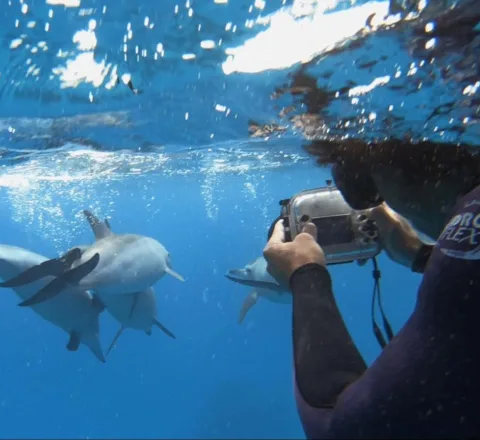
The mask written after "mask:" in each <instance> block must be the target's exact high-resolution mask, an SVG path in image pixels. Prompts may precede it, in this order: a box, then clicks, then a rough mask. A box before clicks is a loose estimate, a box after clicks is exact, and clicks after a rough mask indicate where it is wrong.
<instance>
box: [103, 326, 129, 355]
mask: <svg viewBox="0 0 480 440" xmlns="http://www.w3.org/2000/svg"><path fill="white" fill-rule="evenodd" d="M123 330H125V327H123V325H122V326H121V327H120V329H119V330H118V332H117V333H116V335H115V337H114V338H113V341H112V343H111V344H110V347H108V350H107V357H108V355H109V354H110V352H111V351H112V348H113V347H115V345H116V344H117V341H118V338H119V337H120V336H122V333H123Z"/></svg>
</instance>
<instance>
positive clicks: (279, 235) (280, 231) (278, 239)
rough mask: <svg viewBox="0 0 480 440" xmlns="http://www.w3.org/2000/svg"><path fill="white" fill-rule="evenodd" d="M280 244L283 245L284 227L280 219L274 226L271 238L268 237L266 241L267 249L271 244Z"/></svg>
mask: <svg viewBox="0 0 480 440" xmlns="http://www.w3.org/2000/svg"><path fill="white" fill-rule="evenodd" d="M280 243H285V227H284V225H283V220H282V219H280V220H279V221H278V222H277V223H276V224H275V228H274V229H273V233H272V236H271V237H270V240H268V243H267V247H268V246H269V245H272V244H280Z"/></svg>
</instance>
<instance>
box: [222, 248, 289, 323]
mask: <svg viewBox="0 0 480 440" xmlns="http://www.w3.org/2000/svg"><path fill="white" fill-rule="evenodd" d="M225 276H226V277H227V278H228V279H229V280H231V281H234V282H236V283H239V284H243V285H245V286H250V287H253V290H251V291H250V293H249V294H248V295H247V297H246V298H245V300H244V302H243V305H242V308H241V310H240V315H239V318H238V323H239V324H241V323H242V322H243V320H244V319H245V316H246V314H247V313H248V311H249V310H250V309H251V308H252V307H253V306H254V305H255V304H256V303H257V301H258V298H260V297H261V298H265V299H267V300H269V301H272V302H276V303H281V304H291V303H292V295H291V293H290V292H289V291H287V290H285V289H284V288H282V287H281V286H280V285H279V284H278V283H277V281H276V280H275V278H273V277H272V276H271V275H270V274H269V273H268V272H267V261H266V260H265V258H263V257H259V258H257V259H256V260H254V261H253V262H251V263H249V264H247V265H246V266H245V267H244V268H242V269H231V270H229V271H228V272H227V274H226V275H225Z"/></svg>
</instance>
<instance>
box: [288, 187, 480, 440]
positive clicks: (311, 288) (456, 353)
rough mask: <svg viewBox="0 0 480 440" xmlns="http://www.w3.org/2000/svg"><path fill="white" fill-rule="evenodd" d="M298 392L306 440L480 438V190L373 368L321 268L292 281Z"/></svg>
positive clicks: (461, 212)
mask: <svg viewBox="0 0 480 440" xmlns="http://www.w3.org/2000/svg"><path fill="white" fill-rule="evenodd" d="M290 284H291V290H292V293H293V345H294V366H295V394H296V399H297V407H298V411H299V414H300V417H301V420H302V423H303V427H304V430H305V433H306V435H307V437H308V438H333V439H357V438H365V439H366V438H423V439H426V438H451V439H452V438H480V187H477V188H475V189H474V190H473V191H471V192H470V193H469V194H467V195H466V196H465V197H464V198H463V199H462V200H461V201H460V202H459V204H458V205H457V207H456V209H455V210H454V215H453V216H452V217H451V220H450V221H449V223H448V224H447V226H446V227H445V229H444V231H443V233H442V234H441V236H440V237H439V239H438V242H437V244H436V246H435V247H434V248H433V251H432V252H431V256H430V258H429V260H428V263H427V265H426V267H425V271H424V276H423V280H422V283H421V285H420V288H419V291H418V298H417V303H416V306H415V309H414V312H413V314H412V315H411V316H410V318H409V319H408V321H407V322H406V323H405V325H404V326H403V328H402V329H401V330H400V331H399V333H398V334H397V335H396V336H395V337H394V339H393V340H392V341H391V342H390V344H388V345H387V346H386V348H385V349H384V350H383V351H382V353H381V354H380V356H379V357H378V358H377V359H376V360H375V362H374V363H373V364H372V365H371V366H370V367H369V368H367V366H366V364H365V362H364V360H363V359H362V357H361V355H360V353H359V352H358V350H357V349H356V347H355V345H354V343H353V342H352V339H351V337H350V336H349V334H348V331H347V329H346V327H345V324H344V322H343V319H342V317H341V315H340V312H339V310H338V307H337V305H336V303H335V299H334V296H333V293H332V284H331V279H330V275H329V273H328V272H327V270H326V269H325V268H324V267H322V266H319V265H316V264H309V265H306V266H303V267H301V268H299V269H298V270H297V271H296V272H295V273H294V274H293V275H292V277H291V280H290Z"/></svg>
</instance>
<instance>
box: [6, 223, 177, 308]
mask: <svg viewBox="0 0 480 440" xmlns="http://www.w3.org/2000/svg"><path fill="white" fill-rule="evenodd" d="M85 215H87V214H85ZM57 260H58V259H53V260H49V261H48V263H46V264H45V267H44V268H43V269H42V268H38V267H36V268H33V269H34V270H33V272H34V273H31V272H30V273H28V274H27V273H24V274H20V275H19V276H17V277H15V279H11V280H8V281H6V282H4V283H0V287H16V286H19V285H23V284H26V283H30V282H32V280H33V281H34V280H36V279H39V278H40V277H43V276H46V275H56V277H55V278H54V279H53V280H52V281H51V282H50V283H48V284H47V285H46V286H44V287H43V288H42V289H40V290H39V291H38V292H37V293H36V294H35V295H33V296H32V297H31V298H29V299H27V300H25V301H23V302H22V303H20V305H21V306H32V305H34V304H38V303H41V302H43V301H46V300H48V299H51V298H54V297H55V296H57V295H58V294H60V293H61V292H62V291H64V290H65V289H66V288H67V287H69V286H71V285H74V286H77V287H78V288H79V289H82V290H95V291H96V292H97V294H100V293H101V294H105V295H128V294H132V293H136V292H141V291H144V290H146V289H148V287H151V286H152V285H153V284H155V283H156V282H157V281H159V280H160V279H161V278H162V277H163V276H164V275H165V274H169V275H171V276H173V277H175V278H177V279H178V280H180V281H184V279H183V277H182V276H181V275H179V274H178V273H176V272H175V271H174V270H173V269H172V267H171V263H170V254H169V252H168V251H167V250H166V249H165V247H164V246H163V245H162V244H161V243H159V242H158V241H157V240H155V239H153V238H150V237H146V236H144V235H137V234H115V233H110V234H108V235H106V236H105V237H102V238H100V239H98V240H96V241H95V243H93V244H92V245H91V246H90V247H88V248H86V249H82V250H81V251H80V250H79V249H78V248H74V249H71V250H70V251H69V252H67V254H66V255H64V256H63V257H62V258H61V259H60V260H61V261H60V262H58V261H57ZM65 260H68V264H70V263H72V264H71V265H70V270H66V271H63V272H62V271H61V270H60V269H61V268H62V267H65ZM57 263H58V264H59V265H60V268H57ZM52 269H53V270H52Z"/></svg>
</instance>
